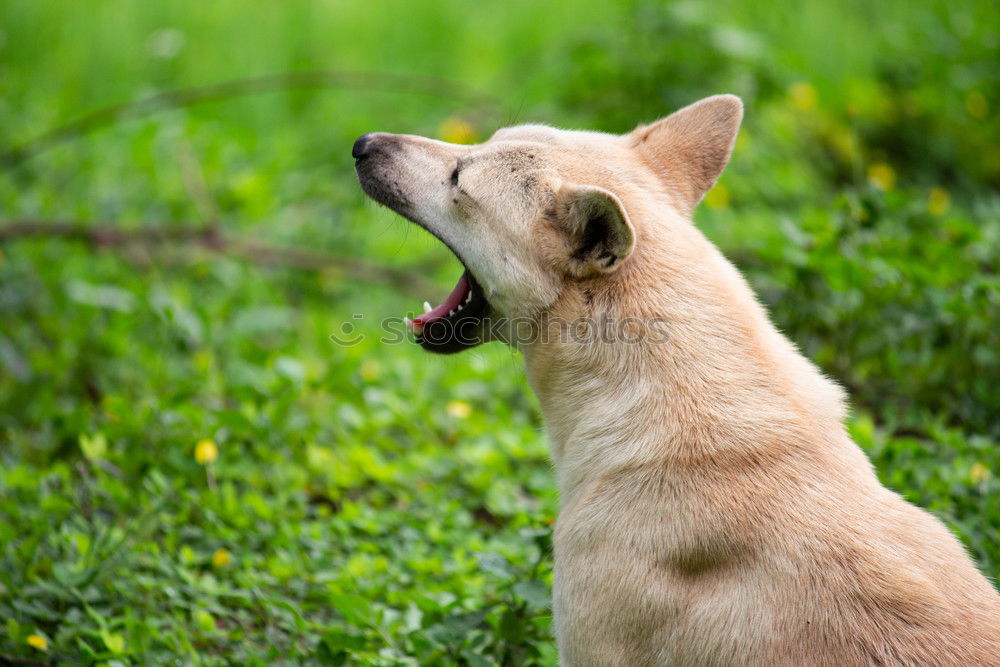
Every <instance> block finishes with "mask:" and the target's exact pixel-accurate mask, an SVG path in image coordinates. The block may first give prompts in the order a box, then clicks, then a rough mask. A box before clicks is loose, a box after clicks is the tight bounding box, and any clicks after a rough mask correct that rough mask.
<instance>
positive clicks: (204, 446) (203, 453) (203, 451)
mask: <svg viewBox="0 0 1000 667" xmlns="http://www.w3.org/2000/svg"><path fill="white" fill-rule="evenodd" d="M217 458H219V448H218V447H216V446H215V443H214V442H212V441H211V440H209V439H208V438H205V439H204V440H200V441H199V442H198V444H197V445H195V447H194V460H195V461H197V462H198V463H200V464H202V465H208V464H209V463H211V462H212V461H214V460H215V459H217Z"/></svg>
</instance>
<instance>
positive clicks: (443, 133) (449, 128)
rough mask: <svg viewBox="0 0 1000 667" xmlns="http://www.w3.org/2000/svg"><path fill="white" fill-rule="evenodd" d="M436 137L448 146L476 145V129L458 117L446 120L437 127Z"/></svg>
mask: <svg viewBox="0 0 1000 667" xmlns="http://www.w3.org/2000/svg"><path fill="white" fill-rule="evenodd" d="M438 137H440V139H441V141H447V142H448V143H449V144H474V143H476V139H477V138H478V137H477V136H476V129H475V128H474V127H472V125H470V124H469V123H468V121H464V120H462V119H461V118H459V117H458V116H451V117H450V118H446V119H445V120H444V122H443V123H441V125H440V127H438Z"/></svg>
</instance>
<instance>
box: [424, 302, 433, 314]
mask: <svg viewBox="0 0 1000 667" xmlns="http://www.w3.org/2000/svg"><path fill="white" fill-rule="evenodd" d="M432 310H434V309H433V308H431V304H430V303H428V302H427V301H424V312H425V313H429V312H431V311H432Z"/></svg>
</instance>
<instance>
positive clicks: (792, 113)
mask: <svg viewBox="0 0 1000 667" xmlns="http://www.w3.org/2000/svg"><path fill="white" fill-rule="evenodd" d="M998 14H1000V10H998V8H997V7H996V6H995V4H994V3H991V2H987V1H984V0H976V1H973V2H967V3H961V5H959V4H958V3H943V2H926V3H909V2H907V3H903V2H900V1H891V2H885V3H878V5H871V4H870V3H847V4H842V5H837V6H834V5H831V4H829V3H820V2H807V3H805V4H802V3H797V4H796V5H795V7H794V9H792V8H791V7H790V8H788V9H787V10H782V11H779V10H775V11H773V12H769V13H762V12H760V11H758V8H757V7H756V6H755V4H754V3H751V2H747V1H745V0H727V1H726V2H721V3H716V4H714V5H712V6H711V7H709V6H707V5H701V4H698V3H690V2H687V3H672V4H669V5H662V4H659V3H648V2H641V1H636V2H631V3H598V2H574V3H569V2H555V3H545V4H544V5H539V4H538V3H530V2H521V1H517V2H508V3H502V4H490V3H483V4H480V5H475V6H473V5H469V4H468V3H460V2H457V0H437V1H435V2H428V3H420V4H419V5H417V4H414V3H406V2H402V1H401V0H392V1H390V2H386V3H380V4H379V6H378V10H377V11H375V10H374V9H373V7H372V6H371V5H370V4H368V5H365V4H362V3H356V2H351V3H318V2H305V1H303V0H295V1H290V2H285V3H281V4H280V5H273V6H253V7H251V6H249V5H245V4H242V3H237V2H233V1H227V2H218V3H208V4H206V3H195V2H190V1H183V2H172V3H168V4H155V3H140V4H136V3H128V2H124V1H123V0H112V1H108V2H102V3H97V4H94V3H88V4H79V3H78V4H59V3H56V4H52V3H48V4H46V3H34V2H22V1H19V0H10V1H8V2H7V3H5V5H4V21H3V26H2V27H0V30H2V33H0V152H3V150H4V149H9V148H11V147H15V146H21V145H23V144H24V142H25V141H28V140H30V139H31V138H32V137H36V136H38V135H39V134H41V133H43V132H45V131H46V130H48V129H50V128H52V127H54V126H57V125H60V124H62V123H64V122H67V121H71V120H72V119H74V118H78V117H80V116H81V115H84V114H85V113H87V112H89V111H92V110H94V109H96V108H99V107H101V106H104V105H108V104H113V103H116V102H120V101H123V100H132V99H139V98H142V97H145V96H148V95H150V94H154V93H156V92H158V91H164V90H170V89H174V88H180V87H187V86H197V85H204V84H214V83H217V82H220V81H223V80H227V79H231V78H242V77H247V76H256V75H263V74H268V73H273V72H280V71H285V70H301V69H335V70H346V71H376V72H394V73H397V74H404V75H420V76H429V75H430V76H435V77H440V78H442V79H445V80H448V81H451V82H454V83H455V84H456V85H459V86H462V87H464V88H468V89H472V90H477V91H481V92H482V93H483V94H484V95H486V96H487V97H489V98H490V99H491V100H495V101H494V102H492V103H491V104H490V105H487V106H485V107H484V106H482V105H478V106H476V105H472V106H470V105H469V103H468V102H467V101H465V100H464V98H463V99H459V98H456V97H454V96H449V95H426V94H415V93H404V92H395V91H393V90H384V89H381V90H372V89H369V88H367V87H361V88H358V87H343V86H338V87H324V88H321V89H310V90H294V91H286V92H271V93H262V94H259V95H252V96H244V97H240V98H238V99H226V100H216V101H212V102H206V103H204V104H198V105H194V106H189V107H184V108H164V109H163V110H160V111H157V112H156V113H152V114H150V115H147V116H144V117H141V118H121V119H118V120H116V121H115V122H112V123H110V124H109V125H107V126H103V127H101V128H96V129H94V130H93V131H91V132H87V133H85V134H84V135H83V136H80V137H77V138H73V139H72V140H69V141H66V142H64V143H61V144H59V145H57V146H53V147H51V148H49V149H47V150H45V151H44V152H41V153H39V154H38V155H35V156H33V157H31V158H30V159H27V160H25V161H24V162H23V163H21V164H19V165H16V166H7V167H5V168H4V169H3V171H0V210H2V211H3V217H4V218H7V219H10V220H13V219H20V218H36V219H45V220H71V221H79V222H81V224H96V223H102V224H116V225H120V226H121V227H123V228H125V229H138V228H142V229H146V228H149V227H157V228H159V227H163V226H177V225H188V226H192V227H194V226H199V225H205V224H218V225H221V226H222V227H223V228H224V229H225V231H226V232H227V233H229V234H232V235H239V236H241V237H246V238H252V239H255V240H257V241H260V242H262V243H270V244H282V245H290V246H295V247H303V248H309V249H313V250H323V251H325V252H329V253H331V254H337V255H346V256H351V257H355V258H365V259H366V260H368V261H371V262H377V263H380V264H384V265H389V266H393V267H397V268H401V269H403V270H406V271H410V272H412V273H414V274H415V275H419V276H422V277H425V278H427V279H429V280H432V281H434V282H435V283H436V284H438V285H440V292H441V293H442V294H443V293H444V292H445V290H447V289H448V286H449V285H450V283H451V282H453V280H454V278H455V276H456V274H457V272H458V271H459V267H458V265H457V263H456V262H455V260H454V259H453V258H451V256H450V254H449V253H448V252H447V251H446V250H444V249H443V248H441V247H440V244H438V243H436V242H434V241H433V240H432V239H430V238H429V237H428V236H427V235H426V234H424V233H423V232H420V231H419V230H417V229H416V228H414V227H413V226H412V225H409V224H407V223H404V222H402V221H400V220H398V219H396V218H395V217H393V216H392V215H390V214H389V213H387V212H385V211H384V210H381V209H377V208H375V207H374V206H372V205H371V204H369V203H366V202H365V201H364V199H363V197H362V195H361V194H360V192H359V191H358V188H357V186H356V184H355V182H354V177H353V173H352V169H351V160H350V155H349V151H350V145H351V142H352V141H353V139H354V138H355V137H356V136H357V135H359V134H361V133H362V132H364V131H369V130H374V129H385V130H390V131H403V132H413V133H422V134H428V135H432V136H437V135H440V134H441V133H449V132H454V131H455V130H454V128H456V127H459V126H461V125H462V124H467V125H468V126H469V128H470V130H471V132H472V133H473V134H475V135H477V136H479V137H485V136H488V135H489V133H490V132H491V131H492V130H493V129H494V128H495V127H497V126H500V125H504V124H508V123H511V122H522V121H529V120H538V121H544V122H550V123H552V124H556V125H563V126H573V127H591V128H599V129H605V130H611V131H620V130H625V129H628V128H629V127H630V126H632V125H634V124H635V123H637V122H641V121H648V120H651V119H654V118H656V117H658V116H660V115H663V114H664V113H667V112H669V111H671V110H673V109H674V108H676V107H678V106H680V105H683V104H686V103H688V102H690V101H693V100H694V99H696V98H698V97H699V96H702V95H706V94H711V93H715V92H721V91H729V92H735V93H737V94H740V95H741V96H742V97H743V98H744V100H745V101H746V103H747V111H748V113H747V122H746V126H745V129H744V132H743V134H742V135H741V138H740V141H739V143H738V146H737V150H736V153H735V156H734V160H733V164H732V165H731V167H730V168H729V170H728V171H727V173H726V175H725V176H724V177H723V180H722V182H721V183H720V185H719V186H718V187H717V188H716V189H715V190H713V192H711V193H710V194H709V196H708V198H707V200H706V202H705V204H704V205H703V206H702V207H701V209H700V210H699V211H698V213H697V215H696V220H697V222H698V224H699V225H700V226H702V228H704V229H705V230H706V232H707V233H708V234H709V235H710V236H711V237H712V238H713V240H715V241H716V242H717V243H718V244H719V245H720V246H721V247H722V248H723V250H724V251H725V252H726V253H727V254H728V255H729V256H730V257H732V258H733V259H734V260H735V261H736V262H737V264H738V265H739V266H740V268H741V269H742V270H743V271H744V272H745V273H746V274H747V275H748V277H749V278H750V280H751V282H752V283H753V285H754V287H755V288H756V289H757V290H758V292H759V293H760V295H761V297H762V299H763V300H764V301H765V302H766V303H767V305H768V306H769V308H770V309H771V311H772V313H773V315H774V317H775V319H776V321H777V322H778V324H779V325H780V326H781V327H782V329H783V330H784V331H785V332H786V333H787V334H788V335H789V336H790V337H791V338H792V339H793V340H794V341H796V342H797V343H798V344H799V345H800V346H801V347H802V349H803V350H804V351H805V352H806V354H808V355H809V356H810V357H811V358H813V359H814V360H816V361H817V363H819V364H820V365H821V366H822V367H823V368H824V370H826V371H827V372H828V373H830V374H831V375H832V376H834V377H835V378H837V379H838V380H839V381H840V382H842V383H844V384H845V385H846V386H847V387H848V388H849V389H850V391H851V393H852V396H853V399H854V403H853V408H854V411H853V416H852V419H851V423H850V429H851V431H852V433H853V434H854V436H855V438H856V440H857V441H858V442H859V444H861V445H862V447H864V448H865V450H866V451H867V452H868V453H869V455H870V456H871V457H872V458H873V460H874V461H875V463H876V466H877V467H878V470H879V473H880V475H881V477H882V479H883V481H884V482H885V483H886V484H887V485H888V486H890V487H891V488H893V489H896V490H897V491H899V492H901V493H903V494H904V495H905V496H906V497H907V498H909V499H910V500H912V501H913V502H916V503H918V504H920V505H922V506H924V507H927V508H929V509H931V510H932V511H934V512H935V513H936V514H937V515H938V516H940V517H941V518H942V519H943V520H945V521H946V522H947V523H948V525H949V526H950V527H951V528H952V529H953V530H955V531H956V533H957V534H958V535H959V536H960V537H961V538H962V539H963V541H964V542H965V543H966V545H967V546H968V548H969V550H970V553H971V554H972V555H973V556H974V557H975V558H976V560H977V562H978V563H979V564H980V566H981V568H982V569H983V571H984V572H986V573H987V574H988V575H989V576H991V577H994V578H995V577H996V576H997V575H998V574H1000V537H998V527H1000V510H998V509H997V508H1000V481H998V477H997V473H998V471H1000V447H998V444H1000V443H998V441H1000V421H998V419H997V416H998V415H1000V387H998V383H997V378H1000V352H998V350H1000V334H998V333H997V332H998V331H1000V326H998V325H1000V278H998V271H997V256H998V255H997V248H998V247H1000V192H998V191H1000V148H998V146H1000V122H998V120H997V119H998V116H997V113H996V109H997V108H1000V74H998V73H997V69H996V67H995V63H996V62H997V59H998V55H1000V54H998V50H1000V33H998V31H1000V28H998V27H997V26H1000V20H998V19H1000V16H998ZM446 121H449V123H448V124H447V125H446V124H445V122H446ZM449 128H451V129H449ZM435 296H439V295H435V294H428V295H427V297H428V298H429V299H430V300H434V298H435ZM418 307H419V300H418V299H415V298H413V296H411V295H408V294H406V291H405V290H404V289H400V288H399V287H398V286H393V285H391V284H368V283H363V282H361V281H359V280H358V279H357V278H356V276H353V275H351V274H349V273H345V272H344V271H342V270H339V269H338V267H337V266H336V265H331V266H330V267H329V268H327V269H324V270H319V271H312V270H309V271H302V270H296V269H291V268H281V267H269V266H263V265H260V264H257V263H254V262H252V261H251V262H248V261H244V260H241V259H238V258H235V257H231V256H227V255H225V254H217V253H213V252H211V251H209V250H206V249H205V248H203V247H201V248H199V247H194V246H189V245H184V244H181V245H170V246H168V247H164V246H154V247H152V248H150V247H148V246H140V245H131V246H127V247H120V248H116V249H110V250H109V249H100V248H94V247H90V246H88V245H85V244H81V243H79V242H75V241H67V240H57V239H51V238H40V239H32V240H26V239H25V240H15V241H6V242H4V243H3V244H2V245H0V318H2V322H3V325H2V327H0V621H2V622H3V623H4V626H3V627H0V662H3V661H10V662H15V663H16V662H18V661H22V662H28V663H29V664H30V661H41V662H52V663H84V664H109V665H110V664H159V663H165V662H173V661H175V660H180V662H181V663H184V664H230V663H238V664H272V663H287V664H380V665H403V664H468V665H488V664H507V665H522V664H555V651H554V648H553V645H552V638H551V629H550V615H549V611H548V609H547V604H548V586H549V581H550V567H551V555H550V549H549V533H550V530H551V522H552V521H553V518H554V517H555V514H556V511H557V501H558V499H557V497H556V495H555V491H554V487H553V480H552V476H551V472H550V469H549V463H548V457H547V445H546V442H545V438H544V434H543V431H542V424H541V421H540V416H539V413H538V409H537V406H536V404H535V403H534V400H533V398H532V396H531V394H530V390H529V388H528V387H527V385H526V383H525V381H524V379H523V372H522V369H521V361H520V359H519V358H518V356H517V355H516V354H515V353H512V352H511V351H509V350H506V349H503V348H501V347H499V346H487V347H484V348H479V349H477V350H475V351H473V352H469V353H466V354H463V355H460V356H457V357H449V358H441V357H431V356H428V355H426V354H425V353H423V352H422V351H421V350H419V349H417V348H416V347H415V346H412V345H408V344H399V345H389V344H384V343H382V342H380V340H379V339H380V338H381V334H382V332H381V330H380V325H379V323H380V321H381V320H382V319H383V318H386V317H398V316H402V315H403V314H406V313H407V312H412V311H413V310H415V309H416V308H418ZM356 316H358V317H356ZM344 323H350V324H351V325H352V326H353V327H355V331H356V332H359V333H361V334H364V340H363V341H362V342H360V343H359V344H357V345H353V346H342V345H337V344H335V343H334V341H333V340H332V339H331V335H333V334H340V333H342V332H343V329H342V326H343V325H344ZM205 440H210V441H211V443H212V444H214V448H215V451H216V456H215V458H214V460H209V459H212V457H211V456H208V457H207V458H206V452H208V453H211V451H212V448H211V447H210V446H208V445H205V444H202V445H201V448H200V452H201V455H200V456H198V457H196V452H197V451H199V443H202V442H203V441H205Z"/></svg>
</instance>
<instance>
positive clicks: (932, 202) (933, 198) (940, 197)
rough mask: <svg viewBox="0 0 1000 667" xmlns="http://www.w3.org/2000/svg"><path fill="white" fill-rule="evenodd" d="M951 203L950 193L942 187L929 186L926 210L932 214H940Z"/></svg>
mask: <svg viewBox="0 0 1000 667" xmlns="http://www.w3.org/2000/svg"><path fill="white" fill-rule="evenodd" d="M950 205H951V195H950V194H948V191H947V190H945V189H944V188H931V193H930V195H928V197H927V210H928V211H930V212H931V213H932V214H933V215H941V214H942V213H944V212H945V211H947V210H948V206H950Z"/></svg>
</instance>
